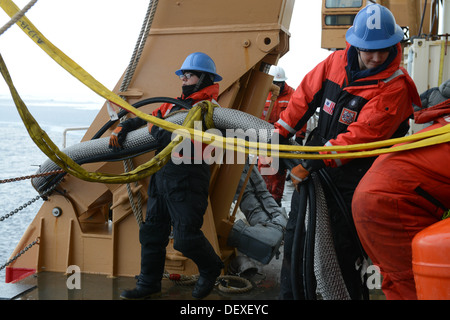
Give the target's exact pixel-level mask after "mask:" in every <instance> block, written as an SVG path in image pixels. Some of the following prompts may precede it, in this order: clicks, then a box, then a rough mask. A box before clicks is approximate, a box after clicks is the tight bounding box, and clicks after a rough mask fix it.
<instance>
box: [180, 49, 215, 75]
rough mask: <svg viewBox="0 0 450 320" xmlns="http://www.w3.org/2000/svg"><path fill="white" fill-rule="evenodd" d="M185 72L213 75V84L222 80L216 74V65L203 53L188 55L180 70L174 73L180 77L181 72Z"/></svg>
mask: <svg viewBox="0 0 450 320" xmlns="http://www.w3.org/2000/svg"><path fill="white" fill-rule="evenodd" d="M187 70H191V71H200V72H208V73H210V74H212V75H214V80H213V81H214V82H217V81H220V80H222V77H221V76H219V75H218V74H217V73H216V64H215V63H214V61H213V60H212V59H211V58H210V57H209V56H208V55H207V54H205V53H203V52H194V53H191V54H190V55H188V56H187V58H186V59H185V60H184V62H183V65H182V66H181V68H180V69H179V70H177V71H175V74H176V75H177V76H181V75H182V74H183V71H187Z"/></svg>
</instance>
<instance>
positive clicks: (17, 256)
mask: <svg viewBox="0 0 450 320" xmlns="http://www.w3.org/2000/svg"><path fill="white" fill-rule="evenodd" d="M35 244H39V237H37V238H36V240H34V241H33V242H32V243H30V244H29V245H27V246H26V247H25V248H23V249H22V250H20V251H19V253H18V254H16V255H15V256H14V257H12V258H11V259H10V260H9V261H7V262H6V263H5V264H3V265H1V266H0V271H1V270H3V269H5V268H6V267H7V266H8V265H10V264H11V263H13V262H14V261H16V260H17V259H18V258H19V257H20V256H21V255H23V254H24V253H25V252H27V251H28V250H30V249H31V247H32V246H34V245H35Z"/></svg>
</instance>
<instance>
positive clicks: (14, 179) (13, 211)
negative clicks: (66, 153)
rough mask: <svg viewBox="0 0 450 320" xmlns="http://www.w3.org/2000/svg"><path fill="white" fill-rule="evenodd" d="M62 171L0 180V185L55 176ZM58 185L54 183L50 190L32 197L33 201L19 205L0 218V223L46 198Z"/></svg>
mask: <svg viewBox="0 0 450 320" xmlns="http://www.w3.org/2000/svg"><path fill="white" fill-rule="evenodd" d="M63 172H64V170H54V171H49V172H44V173H39V174H35V175H31V176H24V177H18V178H12V179H5V180H0V183H5V182H13V181H20V180H25V179H32V178H37V177H42V176H49V175H53V174H57V173H63ZM58 184H59V183H55V184H54V185H53V186H51V187H50V188H48V189H47V190H45V191H44V192H43V193H42V195H38V196H36V197H34V198H33V199H31V200H29V201H28V202H25V203H24V204H23V205H21V206H20V207H18V208H16V209H14V210H12V211H11V212H9V213H7V214H5V215H4V216H1V217H0V222H2V221H4V220H5V219H8V218H10V217H12V216H13V215H14V214H16V213H17V212H19V211H21V210H23V209H25V208H26V207H28V206H29V205H30V204H32V203H33V202H36V201H37V200H39V198H41V197H44V196H46V195H47V194H48V193H50V192H51V191H52V190H53V189H55V188H56V186H57V185H58Z"/></svg>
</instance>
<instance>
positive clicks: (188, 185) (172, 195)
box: [110, 52, 224, 300]
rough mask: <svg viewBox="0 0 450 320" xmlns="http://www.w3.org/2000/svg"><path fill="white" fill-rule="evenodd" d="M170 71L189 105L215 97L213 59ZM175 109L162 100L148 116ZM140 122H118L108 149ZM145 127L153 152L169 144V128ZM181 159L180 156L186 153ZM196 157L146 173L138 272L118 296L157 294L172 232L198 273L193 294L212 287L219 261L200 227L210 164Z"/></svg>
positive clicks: (196, 57) (191, 60)
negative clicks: (155, 143)
mask: <svg viewBox="0 0 450 320" xmlns="http://www.w3.org/2000/svg"><path fill="white" fill-rule="evenodd" d="M175 74H176V75H178V76H179V77H180V80H181V81H182V87H181V88H182V94H181V97H179V98H178V99H180V100H183V101H185V102H187V103H188V104H190V105H194V104H195V103H197V102H200V101H203V100H209V101H213V100H217V98H218V95H219V85H218V84H216V83H214V82H216V81H220V80H222V77H221V76H219V75H218V74H217V73H216V66H215V64H214V61H213V60H212V59H211V58H210V57H209V56H208V55H206V54H205V53H202V52H195V53H192V54H190V55H189V56H188V57H187V58H186V60H185V61H184V63H183V65H182V66H181V68H180V69H179V70H177V71H176V72H175ZM180 109H181V107H180V106H177V105H174V104H171V103H165V104H163V105H161V106H160V107H159V108H157V109H156V110H154V111H153V113H152V114H153V115H154V116H156V117H160V118H163V117H165V116H167V115H168V114H169V113H171V112H174V111H177V110H180ZM145 124H146V122H145V121H144V120H142V119H140V118H137V117H136V118H131V119H128V120H126V121H124V122H122V123H121V124H119V125H118V127H117V128H116V129H115V130H114V132H113V134H112V135H111V137H110V147H111V148H112V149H113V150H117V149H120V148H121V147H122V143H123V141H124V140H125V137H126V134H127V132H129V131H132V130H135V129H137V128H139V127H141V126H143V125H145ZM149 131H150V132H151V134H152V136H153V137H154V138H155V139H157V140H158V142H159V143H160V145H161V147H160V149H159V150H158V152H159V151H160V150H162V149H164V147H166V146H167V144H169V143H170V141H171V136H172V133H171V132H169V131H166V130H162V129H160V128H158V127H157V126H152V125H150V126H149ZM195 156H197V155H194V157H195ZM173 157H177V154H172V158H173ZM183 157H184V159H185V157H186V155H183ZM200 157H201V155H200ZM201 160H202V161H201V163H198V161H190V162H189V161H182V163H181V164H176V163H174V162H173V161H172V159H171V160H169V162H168V163H167V164H166V165H165V166H163V167H162V168H161V169H160V170H159V171H157V172H156V173H155V174H153V176H152V177H151V180H150V185H149V188H148V201H147V214H146V218H145V222H144V223H142V225H141V226H140V229H139V241H140V243H141V272H140V274H139V276H138V281H137V284H136V288H135V289H132V290H125V291H124V292H122V294H121V295H120V297H121V298H122V299H127V300H138V299H149V298H153V297H157V296H159V295H160V293H161V280H162V277H163V272H164V263H165V259H166V247H167V245H168V242H169V235H170V233H171V232H172V233H173V239H174V248H175V249H176V250H178V251H180V252H181V253H182V254H183V255H184V256H185V257H187V258H189V259H191V260H192V261H194V262H195V264H196V265H197V267H198V270H199V273H200V276H199V279H198V281H197V283H196V285H195V287H194V289H193V291H192V296H193V297H194V298H196V299H202V298H204V297H206V296H207V295H208V294H209V293H210V292H211V290H212V289H213V288H214V285H215V282H216V278H217V277H218V276H219V275H220V273H221V270H222V268H223V266H224V265H223V263H222V261H221V259H220V258H219V256H218V255H217V254H216V253H215V251H214V249H213V247H212V246H211V244H210V243H209V241H208V240H207V239H206V237H205V236H204V234H203V232H202V231H201V227H202V225H203V215H204V213H205V211H206V208H207V206H208V189H209V180H210V168H209V165H208V164H207V163H206V162H205V161H203V159H201Z"/></svg>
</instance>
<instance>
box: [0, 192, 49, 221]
mask: <svg viewBox="0 0 450 320" xmlns="http://www.w3.org/2000/svg"><path fill="white" fill-rule="evenodd" d="M40 197H41V196H36V197H35V198H33V199H31V200H30V201H28V202H26V203H24V204H23V205H21V206H20V207H18V208H16V209H14V210H13V211H11V212H10V213H7V214H5V215H4V216H2V217H0V221H4V220H5V219H8V218H9V217H12V216H13V215H14V214H16V213H17V212H19V211H20V210H23V209H25V208H26V207H28V206H29V205H30V204H32V203H33V202H36V201H37V200H39V198H40Z"/></svg>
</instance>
